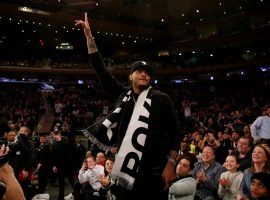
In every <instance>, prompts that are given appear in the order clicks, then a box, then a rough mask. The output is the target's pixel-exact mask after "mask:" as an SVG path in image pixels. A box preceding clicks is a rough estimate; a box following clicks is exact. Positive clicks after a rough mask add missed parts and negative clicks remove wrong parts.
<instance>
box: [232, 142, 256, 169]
mask: <svg viewBox="0 0 270 200" xmlns="http://www.w3.org/2000/svg"><path fill="white" fill-rule="evenodd" d="M252 149H253V142H252V140H250V139H249V138H247V137H241V138H240V139H239V141H238V144H237V148H236V150H235V151H233V152H232V153H231V154H235V155H236V156H237V157H238V159H239V164H240V166H239V168H238V170H240V171H242V172H244V171H245V169H247V168H250V167H251V165H252V158H251V154H252Z"/></svg>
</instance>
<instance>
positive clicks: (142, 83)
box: [129, 69, 151, 91]
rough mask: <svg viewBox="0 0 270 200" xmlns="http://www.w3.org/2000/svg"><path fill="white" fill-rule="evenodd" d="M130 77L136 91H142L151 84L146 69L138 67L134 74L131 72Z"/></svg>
mask: <svg viewBox="0 0 270 200" xmlns="http://www.w3.org/2000/svg"><path fill="white" fill-rule="evenodd" d="M129 78H130V81H131V82H132V87H133V89H134V90H135V91H136V90H139V91H142V90H144V89H146V88H147V87H148V86H149V85H150V80H151V78H150V75H149V73H148V72H147V71H146V70H145V69H137V70H136V71H134V72H133V73H132V74H130V77H129Z"/></svg>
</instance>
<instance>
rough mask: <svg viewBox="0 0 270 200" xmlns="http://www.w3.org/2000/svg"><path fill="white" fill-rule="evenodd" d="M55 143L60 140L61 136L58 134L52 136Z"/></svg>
mask: <svg viewBox="0 0 270 200" xmlns="http://www.w3.org/2000/svg"><path fill="white" fill-rule="evenodd" d="M53 138H54V140H55V141H60V140H61V135H60V134H54V136H53Z"/></svg>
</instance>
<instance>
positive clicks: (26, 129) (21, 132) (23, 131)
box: [19, 127, 29, 136]
mask: <svg viewBox="0 0 270 200" xmlns="http://www.w3.org/2000/svg"><path fill="white" fill-rule="evenodd" d="M19 133H20V134H23V135H26V136H28V134H29V132H28V128H26V127H21V128H20V131H19Z"/></svg>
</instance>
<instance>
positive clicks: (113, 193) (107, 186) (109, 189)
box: [100, 156, 120, 200]
mask: <svg viewBox="0 0 270 200" xmlns="http://www.w3.org/2000/svg"><path fill="white" fill-rule="evenodd" d="M114 162H115V157H114V156H110V157H109V158H108V159H107V160H106V163H105V176H104V177H102V176H101V177H100V183H101V185H102V190H101V192H100V193H105V194H104V195H103V196H106V199H107V200H115V199H117V197H118V196H119V195H120V190H119V187H118V183H117V181H116V180H114V179H113V178H112V177H111V173H112V169H113V165H114Z"/></svg>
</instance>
